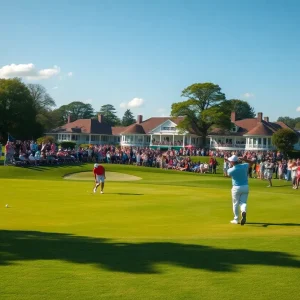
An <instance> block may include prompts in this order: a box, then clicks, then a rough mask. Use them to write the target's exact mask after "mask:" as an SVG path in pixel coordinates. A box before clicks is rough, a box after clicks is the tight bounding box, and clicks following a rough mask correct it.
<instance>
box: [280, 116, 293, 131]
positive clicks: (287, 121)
mask: <svg viewBox="0 0 300 300" xmlns="http://www.w3.org/2000/svg"><path fill="white" fill-rule="evenodd" d="M277 122H283V123H284V124H286V125H287V126H289V127H291V128H295V125H296V123H297V122H296V121H295V119H293V118H290V117H279V118H278V120H277Z"/></svg>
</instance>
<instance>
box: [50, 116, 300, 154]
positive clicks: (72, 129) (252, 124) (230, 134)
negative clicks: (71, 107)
mask: <svg viewBox="0 0 300 300" xmlns="http://www.w3.org/2000/svg"><path fill="white" fill-rule="evenodd" d="M183 119H184V117H177V118H172V117H152V118H149V119H147V120H143V117H142V116H141V115H138V116H137V120H136V122H135V123H134V124H132V125H130V126H127V127H112V126H110V125H108V124H107V123H105V120H104V117H103V116H102V115H100V114H99V115H98V118H97V119H79V120H76V121H74V122H70V118H69V120H68V123H67V124H65V125H63V126H61V127H58V128H56V129H54V130H52V131H51V132H49V133H48V135H51V136H53V137H54V138H55V139H56V141H57V142H63V141H73V142H75V143H77V144H78V145H79V144H90V145H107V144H114V145H121V146H132V147H151V148H154V149H155V148H160V149H170V148H172V149H177V150H178V149H180V148H186V147H189V148H192V147H195V148H199V147H201V141H202V138H201V137H200V136H198V135H197V134H196V133H195V132H193V130H187V131H182V130H179V129H178V128H177V126H178V124H179V123H180V122H181V121H182V120H183ZM231 124H232V126H231V129H230V130H222V129H218V128H214V129H213V130H211V132H210V133H209V135H208V138H207V143H206V145H207V146H209V147H210V149H215V150H252V151H266V150H273V149H274V146H273V145H272V141H271V137H272V135H273V133H275V132H276V131H277V130H279V129H281V128H289V127H288V126H287V125H285V124H284V123H282V122H270V121H269V118H268V117H265V118H263V114H262V113H258V114H257V117H256V118H252V119H244V120H236V117H235V112H232V114H231ZM295 149H299V150H300V139H299V141H298V143H297V144H296V145H295Z"/></svg>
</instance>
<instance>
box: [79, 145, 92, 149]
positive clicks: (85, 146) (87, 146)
mask: <svg viewBox="0 0 300 300" xmlns="http://www.w3.org/2000/svg"><path fill="white" fill-rule="evenodd" d="M79 147H81V148H89V147H90V144H81V145H79Z"/></svg>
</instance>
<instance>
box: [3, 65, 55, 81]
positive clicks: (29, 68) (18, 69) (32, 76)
mask: <svg viewBox="0 0 300 300" xmlns="http://www.w3.org/2000/svg"><path fill="white" fill-rule="evenodd" d="M59 73H60V68H59V67H58V66H54V67H53V68H49V69H42V70H37V69H36V67H35V65H34V64H32V63H30V64H18V65H16V64H11V65H6V66H3V67H2V68H0V78H13V77H22V78H25V79H27V80H41V79H48V78H50V77H53V76H56V75H58V74H59Z"/></svg>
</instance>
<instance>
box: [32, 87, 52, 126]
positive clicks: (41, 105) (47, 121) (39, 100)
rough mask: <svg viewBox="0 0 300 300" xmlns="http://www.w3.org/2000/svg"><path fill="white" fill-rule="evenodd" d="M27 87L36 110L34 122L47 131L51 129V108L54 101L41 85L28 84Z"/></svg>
mask: <svg viewBox="0 0 300 300" xmlns="http://www.w3.org/2000/svg"><path fill="white" fill-rule="evenodd" d="M27 87H28V89H29V92H30V95H31V97H32V99H33V101H34V105H35V108H36V110H37V115H36V121H37V122H38V123H39V124H41V126H42V127H43V128H44V130H45V131H48V130H49V129H51V128H52V127H53V118H52V108H53V107H55V105H56V104H55V101H54V100H53V98H52V97H51V96H50V95H49V94H48V93H47V90H46V89H45V88H44V87H43V86H42V85H40V84H28V85H27Z"/></svg>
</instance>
